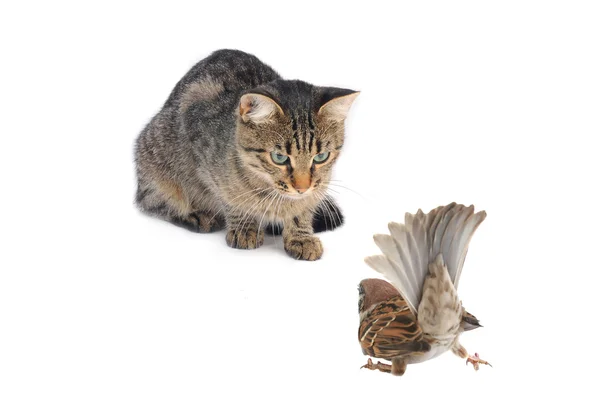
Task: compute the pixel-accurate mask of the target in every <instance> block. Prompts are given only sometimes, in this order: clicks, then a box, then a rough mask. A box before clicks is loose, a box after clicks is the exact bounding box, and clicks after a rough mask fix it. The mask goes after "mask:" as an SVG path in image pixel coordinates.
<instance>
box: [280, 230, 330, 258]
mask: <svg viewBox="0 0 600 400" xmlns="http://www.w3.org/2000/svg"><path fill="white" fill-rule="evenodd" d="M283 247H284V248H285V251H286V252H287V253H288V254H289V255H290V256H292V257H293V258H295V259H296V260H307V261H315V260H318V259H319V258H321V256H322V255H323V245H322V244H321V240H319V238H318V237H316V236H302V237H291V238H289V239H286V240H284V243H283Z"/></svg>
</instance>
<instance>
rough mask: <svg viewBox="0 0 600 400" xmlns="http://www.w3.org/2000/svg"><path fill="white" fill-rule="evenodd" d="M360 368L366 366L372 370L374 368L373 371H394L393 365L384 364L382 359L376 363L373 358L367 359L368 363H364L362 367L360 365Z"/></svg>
mask: <svg viewBox="0 0 600 400" xmlns="http://www.w3.org/2000/svg"><path fill="white" fill-rule="evenodd" d="M360 368H361V369H362V368H366V369H370V370H373V371H375V370H379V371H381V372H389V373H391V372H392V366H391V365H389V364H384V363H382V362H381V361H377V364H374V363H373V360H371V359H370V358H369V360H368V361H367V363H366V364H365V365H363V366H362V367H360Z"/></svg>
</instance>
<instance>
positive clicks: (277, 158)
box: [271, 151, 289, 165]
mask: <svg viewBox="0 0 600 400" xmlns="http://www.w3.org/2000/svg"><path fill="white" fill-rule="evenodd" d="M271 159H272V160H273V162H274V163H275V164H279V165H283V164H285V163H286V162H287V160H288V159H289V157H288V156H284V155H283V154H279V153H278V152H276V151H272V152H271Z"/></svg>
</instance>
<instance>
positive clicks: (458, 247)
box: [425, 203, 487, 288]
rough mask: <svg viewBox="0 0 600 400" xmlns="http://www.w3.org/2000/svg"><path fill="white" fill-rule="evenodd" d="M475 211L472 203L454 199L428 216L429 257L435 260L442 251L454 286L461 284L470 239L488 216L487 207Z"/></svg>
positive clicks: (426, 220)
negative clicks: (485, 209) (457, 201)
mask: <svg viewBox="0 0 600 400" xmlns="http://www.w3.org/2000/svg"><path fill="white" fill-rule="evenodd" d="M473 211H474V207H473V206H472V205H471V206H469V207H466V206H464V205H462V204H456V203H451V204H448V205H447V206H443V207H438V208H436V209H434V210H432V211H431V212H429V213H428V214H427V215H426V217H425V226H426V230H427V241H428V243H429V248H430V251H429V260H430V262H433V261H434V260H435V258H436V257H437V256H438V255H439V254H441V255H442V258H443V260H444V262H445V263H446V266H447V268H448V274H449V275H450V279H451V280H452V283H453V284H454V288H458V282H459V281H460V274H461V272H462V268H463V265H464V263H465V257H466V256H467V250H468V249H469V242H470V241H471V238H472V237H473V234H474V233H475V231H476V230H477V227H479V225H480V224H481V223H482V222H483V220H485V217H486V216H487V214H486V213H485V211H479V212H478V213H476V214H475V213H474V212H473Z"/></svg>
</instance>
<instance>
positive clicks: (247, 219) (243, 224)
mask: <svg viewBox="0 0 600 400" xmlns="http://www.w3.org/2000/svg"><path fill="white" fill-rule="evenodd" d="M271 190H273V189H272V188H271ZM276 194H277V193H276V192H275V190H273V191H272V192H271V193H269V194H268V195H267V196H265V197H264V198H263V199H261V200H259V201H257V202H256V204H255V205H254V206H253V207H252V208H250V209H248V210H247V211H246V213H245V214H244V216H243V217H242V222H240V223H238V225H237V227H236V229H235V230H240V226H241V230H242V231H243V230H246V225H247V224H248V223H250V222H251V220H252V218H256V215H255V214H254V212H255V211H256V210H257V209H258V208H259V207H260V206H261V205H262V204H264V203H265V202H266V201H267V200H269V199H271V197H273V196H274V195H276ZM259 212H260V211H259Z"/></svg>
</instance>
